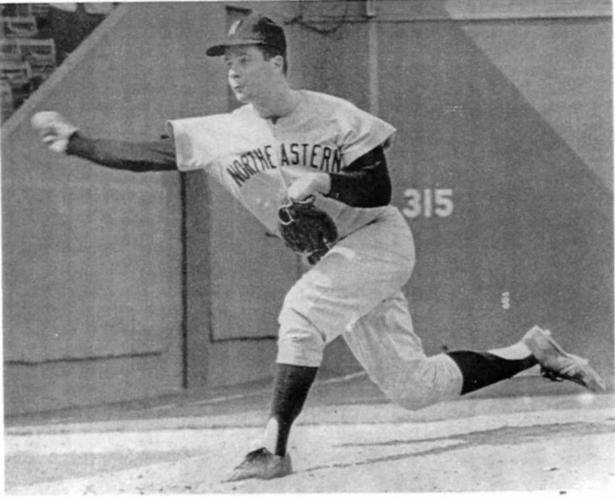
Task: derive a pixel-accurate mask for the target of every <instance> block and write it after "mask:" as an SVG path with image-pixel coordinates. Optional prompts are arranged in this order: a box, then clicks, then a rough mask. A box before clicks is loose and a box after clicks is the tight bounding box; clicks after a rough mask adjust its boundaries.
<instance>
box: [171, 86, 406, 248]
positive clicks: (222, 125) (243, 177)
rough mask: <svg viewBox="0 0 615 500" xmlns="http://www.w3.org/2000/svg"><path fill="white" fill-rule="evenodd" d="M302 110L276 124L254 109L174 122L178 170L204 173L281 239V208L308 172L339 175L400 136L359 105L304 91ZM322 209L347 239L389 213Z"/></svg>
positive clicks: (332, 205) (330, 205) (335, 205)
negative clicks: (380, 215)
mask: <svg viewBox="0 0 615 500" xmlns="http://www.w3.org/2000/svg"><path fill="white" fill-rule="evenodd" d="M300 97H301V98H300V100H299V104H298V105H297V107H296V108H295V110H294V111H293V112H291V113H290V114H289V115H287V116H284V117H282V118H279V119H278V120H277V121H275V122H273V121H271V120H267V119H264V118H261V117H260V116H259V115H258V113H257V112H256V110H255V109H254V107H253V106H252V105H250V104H248V105H245V106H242V107H240V108H238V109H236V110H235V111H233V112H232V113H226V114H218V115H209V116H205V117H198V118H186V119H180V120H171V121H169V122H168V123H169V126H170V128H171V130H172V133H173V137H174V140H175V149H176V155H177V165H178V167H179V169H180V170H182V171H189V170H196V169H203V170H205V171H207V172H208V173H209V174H210V175H212V176H213V177H214V178H215V179H216V180H217V181H218V182H219V183H220V184H222V186H224V187H225V188H226V189H227V190H228V191H230V192H231V194H232V195H233V196H234V197H235V198H237V199H238V200H239V201H240V202H241V203H242V204H243V205H244V206H245V207H246V208H247V209H248V210H249V211H250V212H252V213H253V214H254V215H255V216H256V217H257V218H258V219H259V220H260V221H261V222H262V223H263V224H264V226H265V227H266V228H267V229H269V230H270V231H272V232H274V233H275V232H277V212H278V207H279V206H280V204H281V203H282V202H283V201H284V200H285V198H286V189H287V188H288V186H290V185H291V184H292V182H293V181H294V180H296V179H297V178H298V177H300V176H301V175H304V174H305V173H306V172H314V171H318V172H325V173H334V172H335V173H337V172H340V171H341V169H342V168H344V167H345V166H348V165H350V164H351V163H352V162H353V161H354V160H356V159H357V158H359V157H360V156H362V155H364V154H365V153H367V152H368V151H370V150H372V149H374V148H375V147H376V146H379V145H384V144H388V143H389V141H390V139H391V138H392V136H393V134H394V133H395V129H394V127H393V126H391V125H390V124H388V123H386V122H385V121H383V120H381V119H379V118H377V117H375V116H373V115H371V114H369V113H367V112H365V111H363V110H361V109H359V108H357V107H356V106H355V105H353V104H352V103H350V102H348V101H346V100H344V99H340V98H338V97H334V96H331V95H327V94H322V93H318V92H312V91H306V90H302V91H300ZM316 198H317V199H316V205H317V206H319V207H320V208H322V209H324V210H325V211H327V212H328V213H329V214H330V215H331V216H332V217H333V219H334V220H335V222H336V224H337V226H338V231H339V233H340V236H345V235H347V234H349V233H350V232H352V231H355V230H357V229H359V228H360V227H361V226H363V225H365V224H367V223H369V222H371V221H372V220H373V219H374V218H375V217H377V216H378V214H379V213H381V211H382V208H381V207H380V208H356V207H350V206H348V205H346V204H344V203H341V202H339V201H336V200H333V199H331V198H327V197H326V196H320V195H318V196H317V197H316Z"/></svg>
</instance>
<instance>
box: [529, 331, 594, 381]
mask: <svg viewBox="0 0 615 500" xmlns="http://www.w3.org/2000/svg"><path fill="white" fill-rule="evenodd" d="M523 342H524V343H525V345H527V347H528V348H529V350H530V351H531V352H532V354H533V355H534V357H535V358H536V359H537V360H538V363H539V364H540V368H541V373H542V376H543V377H545V378H548V379H550V380H554V381H561V380H570V381H571V382H575V383H576V384H579V385H582V386H583V387H586V388H587V389H589V390H590V391H593V392H602V391H605V390H606V386H605V384H604V381H603V380H602V378H601V377H600V375H598V373H596V371H595V370H594V369H593V368H592V367H591V366H589V361H588V360H586V359H583V358H580V357H579V356H575V355H574V354H569V353H567V352H566V351H564V349H562V348H561V347H560V345H559V344H558V343H557V342H555V340H553V338H552V337H551V333H550V332H549V331H545V330H542V329H541V328H539V327H538V326H534V327H532V328H531V329H530V331H528V332H527V333H526V334H525V335H524V336H523Z"/></svg>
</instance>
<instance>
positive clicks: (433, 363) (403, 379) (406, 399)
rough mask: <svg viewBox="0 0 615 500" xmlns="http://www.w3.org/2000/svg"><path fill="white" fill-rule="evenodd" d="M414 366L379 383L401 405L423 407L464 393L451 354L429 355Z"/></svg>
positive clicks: (411, 407)
mask: <svg viewBox="0 0 615 500" xmlns="http://www.w3.org/2000/svg"><path fill="white" fill-rule="evenodd" d="M411 365H413V366H411V367H409V370H408V371H407V372H406V373H398V374H397V376H395V377H390V378H386V379H385V380H383V381H382V383H381V384H379V385H380V388H381V389H382V391H383V392H384V393H385V394H386V395H387V396H388V397H389V398H390V399H391V400H392V401H393V402H395V403H397V404H398V405H400V406H402V407H404V408H406V409H408V410H419V409H421V408H425V407H427V406H430V405H432V404H435V403H438V402H440V401H446V400H450V399H454V398H457V397H459V395H460V394H461V385H462V376H461V372H460V371H459V368H457V366H456V365H455V364H454V361H453V360H452V359H450V357H448V356H446V355H443V354H442V355H437V356H431V357H425V358H423V359H421V360H419V361H416V362H413V363H411Z"/></svg>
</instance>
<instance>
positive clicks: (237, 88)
mask: <svg viewBox="0 0 615 500" xmlns="http://www.w3.org/2000/svg"><path fill="white" fill-rule="evenodd" d="M224 62H225V63H226V66H227V69H228V82H229V85H230V87H231V89H232V90H233V93H234V94H235V97H236V98H237V100H238V101H239V102H241V103H243V104H246V103H249V102H254V101H258V100H259V97H262V96H264V95H266V94H267V93H269V92H270V90H271V84H272V82H273V81H274V78H275V77H276V74H279V73H280V70H279V64H278V63H277V62H276V61H274V58H272V59H269V60H268V61H267V60H265V57H264V54H263V52H262V51H261V50H260V49H259V48H257V47H255V46H253V45H240V46H238V47H229V48H228V49H227V50H226V54H225V56H224Z"/></svg>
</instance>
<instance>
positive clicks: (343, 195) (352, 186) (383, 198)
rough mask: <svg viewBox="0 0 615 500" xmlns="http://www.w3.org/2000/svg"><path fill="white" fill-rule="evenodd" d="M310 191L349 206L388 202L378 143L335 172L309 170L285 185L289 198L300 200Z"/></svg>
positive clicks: (386, 177) (388, 188)
mask: <svg viewBox="0 0 615 500" xmlns="http://www.w3.org/2000/svg"><path fill="white" fill-rule="evenodd" d="M314 193H320V194H323V195H324V196H327V197H329V198H333V199H335V200H338V201H341V202H342V203H345V204H346V205H350V206H352V207H361V208H370V207H381V206H385V205H388V204H389V203H390V202H391V180H390V177H389V171H388V168H387V162H386V158H385V156H384V150H383V148H382V146H377V147H376V148H374V149H372V150H371V151H369V152H367V153H366V154H364V155H363V156H360V157H359V158H357V159H356V160H355V161H353V162H352V163H351V164H350V165H348V166H346V167H344V168H342V169H341V171H340V172H339V173H329V174H328V173H324V172H310V173H309V174H305V175H303V176H301V177H300V178H299V179H298V180H296V181H295V182H294V183H293V184H292V185H291V186H290V187H289V189H288V196H289V198H291V199H293V200H303V199H305V198H307V197H309V196H310V195H312V194H314Z"/></svg>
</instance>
